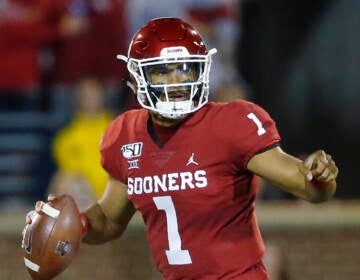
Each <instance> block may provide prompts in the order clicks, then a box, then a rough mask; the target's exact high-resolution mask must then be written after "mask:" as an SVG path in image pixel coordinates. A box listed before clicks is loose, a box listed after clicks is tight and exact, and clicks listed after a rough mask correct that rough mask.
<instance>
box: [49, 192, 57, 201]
mask: <svg viewBox="0 0 360 280" xmlns="http://www.w3.org/2000/svg"><path fill="white" fill-rule="evenodd" d="M55 199H56V196H55V195H53V194H49V195H48V201H54V200H55Z"/></svg>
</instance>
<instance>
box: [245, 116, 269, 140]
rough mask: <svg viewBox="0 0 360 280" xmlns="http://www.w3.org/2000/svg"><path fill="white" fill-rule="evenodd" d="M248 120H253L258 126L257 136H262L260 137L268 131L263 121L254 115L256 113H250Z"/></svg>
mask: <svg viewBox="0 0 360 280" xmlns="http://www.w3.org/2000/svg"><path fill="white" fill-rule="evenodd" d="M247 117H248V119H250V120H252V121H253V122H254V123H255V125H256V126H257V129H258V130H257V134H258V135H259V136H260V135H263V134H264V133H265V132H266V130H265V128H264V127H263V125H262V123H261V121H260V120H259V119H258V117H257V116H256V115H255V114H254V113H250V114H248V115H247Z"/></svg>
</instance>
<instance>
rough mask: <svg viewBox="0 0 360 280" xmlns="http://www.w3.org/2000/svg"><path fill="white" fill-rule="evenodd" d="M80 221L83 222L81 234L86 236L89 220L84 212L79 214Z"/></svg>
mask: <svg viewBox="0 0 360 280" xmlns="http://www.w3.org/2000/svg"><path fill="white" fill-rule="evenodd" d="M79 216H80V221H81V226H82V227H81V233H82V235H83V236H85V235H86V234H87V232H88V230H89V220H88V218H87V216H86V214H85V213H84V212H81V213H80V214H79Z"/></svg>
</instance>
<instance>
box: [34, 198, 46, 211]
mask: <svg viewBox="0 0 360 280" xmlns="http://www.w3.org/2000/svg"><path fill="white" fill-rule="evenodd" d="M44 204H45V202H44V201H40V200H39V201H36V203H35V211H36V212H37V213H39V214H40V212H41V209H42V207H43V206H44Z"/></svg>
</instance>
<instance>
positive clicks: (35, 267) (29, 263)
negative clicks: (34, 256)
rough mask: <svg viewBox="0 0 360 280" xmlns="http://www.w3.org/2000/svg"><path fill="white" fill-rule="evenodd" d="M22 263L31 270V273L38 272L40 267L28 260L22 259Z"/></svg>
mask: <svg viewBox="0 0 360 280" xmlns="http://www.w3.org/2000/svg"><path fill="white" fill-rule="evenodd" d="M24 262H25V265H26V266H27V267H28V268H30V269H31V270H33V271H36V272H39V270H40V266H39V265H37V264H36V263H33V262H32V261H30V260H29V259H27V258H24Z"/></svg>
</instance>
